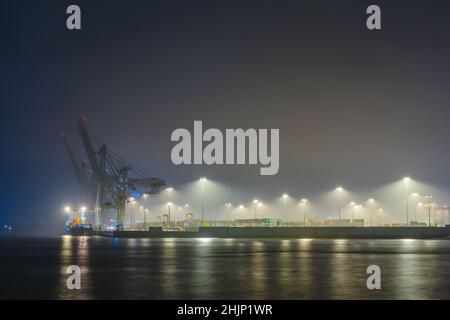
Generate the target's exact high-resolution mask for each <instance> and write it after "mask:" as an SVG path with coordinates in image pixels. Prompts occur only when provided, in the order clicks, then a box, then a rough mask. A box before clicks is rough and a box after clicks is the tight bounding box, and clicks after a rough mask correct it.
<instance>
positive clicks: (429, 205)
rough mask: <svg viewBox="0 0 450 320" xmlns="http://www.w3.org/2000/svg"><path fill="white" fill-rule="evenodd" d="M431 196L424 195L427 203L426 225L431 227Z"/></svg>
mask: <svg viewBox="0 0 450 320" xmlns="http://www.w3.org/2000/svg"><path fill="white" fill-rule="evenodd" d="M431 198H433V197H432V196H425V199H426V200H427V203H428V226H429V227H431Z"/></svg>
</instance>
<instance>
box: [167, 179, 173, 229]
mask: <svg viewBox="0 0 450 320" xmlns="http://www.w3.org/2000/svg"><path fill="white" fill-rule="evenodd" d="M166 191H167V193H168V194H169V202H168V203H167V205H168V215H167V224H168V225H169V227H170V205H171V204H172V203H171V202H170V201H171V200H172V197H171V196H172V191H173V187H167V188H166Z"/></svg>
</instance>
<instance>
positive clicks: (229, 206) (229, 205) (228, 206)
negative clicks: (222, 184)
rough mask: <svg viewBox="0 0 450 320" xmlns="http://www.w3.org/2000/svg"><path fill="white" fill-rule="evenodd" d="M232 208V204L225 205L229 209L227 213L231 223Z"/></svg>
mask: <svg viewBox="0 0 450 320" xmlns="http://www.w3.org/2000/svg"><path fill="white" fill-rule="evenodd" d="M231 206H232V204H231V203H230V202H227V203H225V207H226V208H227V209H226V211H227V218H228V220H229V221H231V215H230V211H231V209H230V208H231Z"/></svg>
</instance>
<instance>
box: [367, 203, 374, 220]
mask: <svg viewBox="0 0 450 320" xmlns="http://www.w3.org/2000/svg"><path fill="white" fill-rule="evenodd" d="M367 202H368V203H369V207H370V226H371V227H373V205H374V203H375V200H374V199H373V198H370V199H369V200H367Z"/></svg>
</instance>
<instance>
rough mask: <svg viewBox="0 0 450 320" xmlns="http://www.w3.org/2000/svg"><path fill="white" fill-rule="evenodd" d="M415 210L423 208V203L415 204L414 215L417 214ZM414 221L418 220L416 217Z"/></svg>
mask: <svg viewBox="0 0 450 320" xmlns="http://www.w3.org/2000/svg"><path fill="white" fill-rule="evenodd" d="M417 208H423V203H422V202H418V203H417V204H416V212H415V213H414V214H417ZM416 221H418V220H417V217H416Z"/></svg>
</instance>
